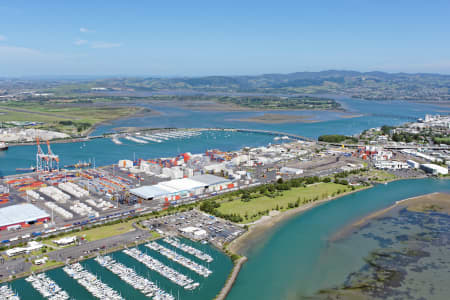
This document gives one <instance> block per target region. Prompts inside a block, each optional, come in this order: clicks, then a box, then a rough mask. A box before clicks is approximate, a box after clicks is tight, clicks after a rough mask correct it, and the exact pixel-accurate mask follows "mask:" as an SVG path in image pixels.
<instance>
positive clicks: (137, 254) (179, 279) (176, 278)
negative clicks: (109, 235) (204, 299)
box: [123, 248, 200, 290]
mask: <svg viewBox="0 0 450 300" xmlns="http://www.w3.org/2000/svg"><path fill="white" fill-rule="evenodd" d="M123 253H125V254H127V255H129V256H131V257H133V258H134V259H136V260H137V261H139V262H141V263H143V264H144V265H146V266H147V267H148V268H149V269H151V270H153V271H156V272H158V273H159V274H160V275H162V276H163V277H166V278H168V279H169V280H170V281H172V282H174V283H175V284H177V285H179V286H181V287H183V288H184V289H186V290H194V289H195V288H197V287H198V286H199V285H200V284H199V283H198V282H194V280H192V279H191V278H189V277H188V276H186V275H183V274H181V273H180V272H178V271H176V270H175V269H172V268H171V267H168V266H166V265H164V264H163V263H161V262H160V261H159V260H157V259H155V258H153V257H151V256H149V255H147V254H145V253H143V252H141V251H139V250H138V249H136V248H132V249H125V250H123Z"/></svg>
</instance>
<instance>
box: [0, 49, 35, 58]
mask: <svg viewBox="0 0 450 300" xmlns="http://www.w3.org/2000/svg"><path fill="white" fill-rule="evenodd" d="M37 55H41V53H40V52H39V51H37V50H34V49H31V48H25V47H16V46H0V57H2V58H5V59H7V58H8V57H32V56H33V57H34V56H37Z"/></svg>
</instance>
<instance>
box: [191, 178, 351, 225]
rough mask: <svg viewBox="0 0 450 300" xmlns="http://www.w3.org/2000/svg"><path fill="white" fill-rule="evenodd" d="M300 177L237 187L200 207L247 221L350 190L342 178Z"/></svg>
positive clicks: (236, 219)
mask: <svg viewBox="0 0 450 300" xmlns="http://www.w3.org/2000/svg"><path fill="white" fill-rule="evenodd" d="M331 181H332V179H331V178H329V177H325V178H319V177H302V178H295V179H291V180H288V181H283V180H278V181H277V182H276V183H274V184H266V185H262V186H259V187H254V188H250V189H245V190H239V191H235V192H231V193H227V194H225V195H221V196H219V197H215V198H212V199H210V200H206V201H204V202H202V204H201V205H200V209H201V210H202V211H205V212H207V213H210V214H213V215H215V216H217V217H221V218H224V219H227V220H230V221H232V222H237V223H251V222H254V221H256V220H258V219H260V218H261V217H262V216H265V215H269V213H270V212H271V211H285V210H289V209H292V208H296V207H299V206H300V205H304V204H307V203H312V202H315V201H319V200H325V199H329V198H331V197H335V196H338V195H340V194H343V193H346V192H350V191H353V190H355V189H357V188H359V186H357V187H355V186H350V185H348V181H347V180H345V179H339V178H335V179H334V182H331Z"/></svg>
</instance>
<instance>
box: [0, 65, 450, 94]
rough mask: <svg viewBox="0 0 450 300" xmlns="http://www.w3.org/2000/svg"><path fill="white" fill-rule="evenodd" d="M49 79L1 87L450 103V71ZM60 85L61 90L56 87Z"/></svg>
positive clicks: (0, 82)
mask: <svg viewBox="0 0 450 300" xmlns="http://www.w3.org/2000/svg"><path fill="white" fill-rule="evenodd" d="M68 81H69V80H67V79H61V80H56V79H54V78H53V79H52V81H51V82H50V81H48V80H47V81H46V80H44V79H40V80H34V81H32V80H28V81H27V80H23V79H22V80H11V79H8V80H1V79H0V89H2V88H4V89H6V90H10V88H11V87H12V86H14V87H15V88H19V89H20V88H23V87H28V88H33V89H34V88H37V87H39V86H40V87H41V90H42V88H48V89H49V90H52V91H56V92H61V93H62V94H64V95H67V94H68V93H74V94H78V93H89V92H92V88H95V87H97V88H98V87H102V88H105V89H106V90H108V91H111V90H115V91H127V92H142V91H144V92H161V91H189V92H199V93H202V92H213V93H218V94H220V93H222V94H226V95H229V94H230V93H253V94H279V95H293V94H297V95H298V94H307V95H315V94H334V95H345V96H350V97H354V98H361V99H368V100H423V101H449V100H450V75H442V74H427V73H415V74H408V73H385V72H379V71H373V72H365V73H364V72H357V71H339V70H328V71H321V72H296V73H290V74H263V75H256V76H204V77H177V78H162V77H115V78H111V77H105V78H103V79H92V78H91V79H90V78H85V79H83V80H72V81H70V82H68ZM55 87H56V89H54V88H55Z"/></svg>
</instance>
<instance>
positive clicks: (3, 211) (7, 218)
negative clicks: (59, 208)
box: [0, 203, 50, 227]
mask: <svg viewBox="0 0 450 300" xmlns="http://www.w3.org/2000/svg"><path fill="white" fill-rule="evenodd" d="M48 217H50V215H49V214H48V213H46V212H45V211H43V210H42V209H40V208H38V207H36V206H34V205H33V204H29V203H26V204H16V205H11V206H7V207H4V208H0V227H3V226H8V225H13V224H18V223H22V222H32V221H36V220H37V219H42V218H48Z"/></svg>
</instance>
